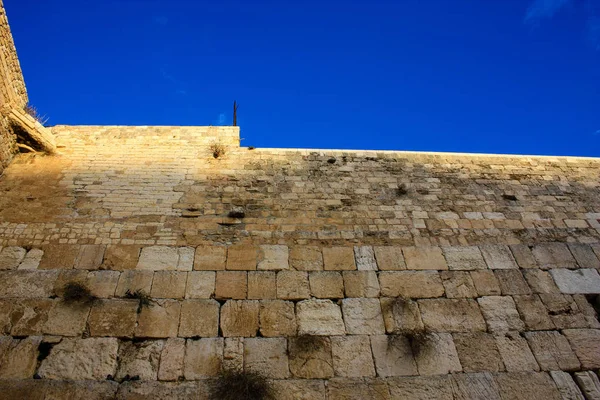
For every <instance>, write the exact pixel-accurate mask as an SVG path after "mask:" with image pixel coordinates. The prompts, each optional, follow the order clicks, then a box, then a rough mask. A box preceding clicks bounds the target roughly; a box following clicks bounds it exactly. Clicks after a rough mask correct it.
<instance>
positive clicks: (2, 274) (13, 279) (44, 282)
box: [0, 270, 58, 298]
mask: <svg viewBox="0 0 600 400" xmlns="http://www.w3.org/2000/svg"><path fill="white" fill-rule="evenodd" d="M57 277H58V271H27V270H25V271H0V298H6V297H24V298H35V297H50V296H51V295H52V294H53V289H54V283H55V281H56V279H57Z"/></svg>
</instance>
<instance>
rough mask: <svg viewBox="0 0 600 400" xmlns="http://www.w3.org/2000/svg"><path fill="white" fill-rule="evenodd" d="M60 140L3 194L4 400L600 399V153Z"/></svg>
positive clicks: (11, 170)
mask: <svg viewBox="0 0 600 400" xmlns="http://www.w3.org/2000/svg"><path fill="white" fill-rule="evenodd" d="M53 133H54V134H55V135H56V137H57V141H58V146H59V150H60V152H61V155H59V156H39V155H20V156H18V157H17V158H16V160H15V161H14V162H13V163H12V164H11V165H10V166H9V167H8V168H7V170H6V172H5V174H4V175H3V176H2V178H0V193H2V194H3V195H2V196H1V197H0V246H1V247H2V248H1V249H0V335H2V336H1V338H0V399H17V398H36V399H48V400H49V399H57V398H58V399H67V398H68V399H71V398H82V397H81V396H84V395H85V396H86V397H89V396H90V393H92V394H93V395H94V396H95V397H94V398H96V399H107V400H108V399H111V400H112V399H115V398H116V399H121V400H122V399H127V400H133V399H165V398H177V399H208V398H210V397H209V393H210V387H211V385H212V384H213V383H214V382H216V381H217V380H218V379H219V378H218V377H219V376H220V375H221V372H222V371H223V370H242V371H246V372H250V371H254V372H258V373H260V374H262V375H263V376H265V377H266V379H267V380H268V384H269V385H270V387H272V388H273V390H274V393H275V398H276V399H278V400H279V399H290V400H291V399H306V400H334V399H356V400H359V399H360V400H362V399H409V400H410V399H448V400H458V399H528V400H529V399H544V400H547V399H584V398H586V399H588V400H589V399H594V398H597V397H594V396H598V395H599V393H598V387H599V386H600V382H599V381H598V375H597V372H598V370H599V369H600V322H599V321H598V315H597V311H596V309H597V308H598V295H599V294H600V274H599V272H598V271H600V221H599V220H600V200H599V198H600V197H599V196H598V195H599V194H600V193H599V186H600V182H599V181H598V172H599V167H600V160H598V159H591V158H576V157H528V156H494V155H465V154H433V153H406V152H375V151H335V150H327V151H326V150H297V149H289V150H284V149H253V148H246V147H239V131H238V128H233V127H92V126H87V127H68V126H60V127H56V128H54V129H53ZM216 144H219V145H220V147H221V150H222V151H221V152H220V154H218V156H217V157H215V154H214V150H215V145H216ZM69 283H78V284H81V285H83V286H85V287H87V288H88V289H89V290H90V291H91V294H92V295H93V298H82V299H79V300H75V301H68V299H67V296H66V294H65V287H66V286H67V284H69ZM140 299H144V301H143V302H142V301H141V300H140ZM595 307H596V309H595ZM79 393H82V394H81V395H79ZM77 396H80V397H77ZM583 396H585V397H583Z"/></svg>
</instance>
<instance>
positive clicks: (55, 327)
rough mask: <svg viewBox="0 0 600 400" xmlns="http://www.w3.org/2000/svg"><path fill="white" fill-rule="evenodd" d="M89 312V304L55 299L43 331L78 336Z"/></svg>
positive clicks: (82, 330)
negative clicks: (68, 302)
mask: <svg viewBox="0 0 600 400" xmlns="http://www.w3.org/2000/svg"><path fill="white" fill-rule="evenodd" d="M89 313H90V304H67V303H65V302H63V301H55V302H54V304H53V305H52V308H51V309H50V311H49V312H48V320H47V321H46V323H45V324H44V328H43V331H44V333H45V334H47V335H60V336H79V335H81V334H82V333H83V332H84V331H85V322H86V320H87V318H88V314H89ZM134 324H135V319H134ZM115 336H117V335H115Z"/></svg>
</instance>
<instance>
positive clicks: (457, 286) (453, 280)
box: [440, 271, 477, 299]
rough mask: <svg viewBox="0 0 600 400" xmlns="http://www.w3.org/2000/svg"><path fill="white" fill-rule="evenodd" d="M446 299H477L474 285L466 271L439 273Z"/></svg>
mask: <svg viewBox="0 0 600 400" xmlns="http://www.w3.org/2000/svg"><path fill="white" fill-rule="evenodd" d="M440 277H441V278H442V283H443V284H444V289H445V290H446V297H447V298H449V299H457V298H467V297H477V291H476V290H475V284H474V283H473V280H472V279H471V275H470V274H469V272H467V271H442V272H441V273H440Z"/></svg>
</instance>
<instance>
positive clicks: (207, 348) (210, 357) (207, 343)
mask: <svg viewBox="0 0 600 400" xmlns="http://www.w3.org/2000/svg"><path fill="white" fill-rule="evenodd" d="M222 364H223V338H202V339H198V340H194V339H188V340H187V341H186V349H185V358H184V363H183V365H184V367H183V375H184V376H185V379H190V380H193V379H203V378H210V377H214V376H217V375H219V373H220V372H221V366H222Z"/></svg>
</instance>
